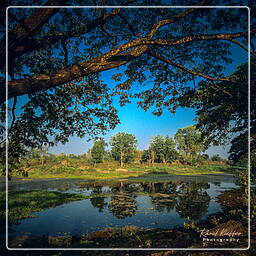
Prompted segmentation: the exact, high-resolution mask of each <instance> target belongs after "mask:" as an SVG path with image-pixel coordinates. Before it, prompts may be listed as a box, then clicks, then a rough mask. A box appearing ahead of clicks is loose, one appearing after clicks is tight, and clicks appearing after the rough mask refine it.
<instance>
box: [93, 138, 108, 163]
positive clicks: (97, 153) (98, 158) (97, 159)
mask: <svg viewBox="0 0 256 256" xmlns="http://www.w3.org/2000/svg"><path fill="white" fill-rule="evenodd" d="M106 146H107V143H106V142H105V141H104V139H103V138H100V139H98V140H96V141H94V144H93V147H92V149H91V155H92V159H93V162H94V163H102V161H103V158H104V155H105V153H106V149H105V148H106Z"/></svg>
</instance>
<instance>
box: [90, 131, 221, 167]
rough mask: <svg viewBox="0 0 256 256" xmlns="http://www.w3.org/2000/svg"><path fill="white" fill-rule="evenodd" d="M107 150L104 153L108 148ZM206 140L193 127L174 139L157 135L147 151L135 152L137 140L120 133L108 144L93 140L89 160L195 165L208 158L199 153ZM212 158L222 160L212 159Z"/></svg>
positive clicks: (205, 147) (179, 132)
mask: <svg viewBox="0 0 256 256" xmlns="http://www.w3.org/2000/svg"><path fill="white" fill-rule="evenodd" d="M108 145H109V146H110V150H107V146H108ZM207 147H208V146H207V144H206V140H205V139H203V138H202V136H201V132H200V131H199V130H198V129H197V128H196V127H195V126H189V127H186V128H181V129H178V131H177V132H176V134H175V135H174V138H171V137H170V136H168V135H167V136H162V135H156V136H154V137H153V138H152V140H151V141H150V144H149V147H148V149H145V150H142V151H138V150H137V139H136V137H135V136H134V135H133V134H129V133H126V132H119V133H117V134H115V135H114V136H112V137H111V139H110V141H109V143H107V142H106V141H105V140H104V139H103V138H99V139H97V140H95V141H94V144H93V146H92V148H91V149H90V150H89V157H90V158H91V160H92V162H93V163H94V164H97V163H102V162H103V161H104V160H109V159H114V160H116V161H119V163H120V166H121V167H123V166H124V164H125V163H130V162H133V161H134V160H135V158H136V159H137V161H139V162H140V163H148V164H153V163H164V164H165V163H172V162H173V161H174V160H179V161H180V162H181V163H184V164H197V163H199V162H200V161H201V160H203V159H209V156H208V155H206V154H202V152H203V151H205V150H206V149H207ZM215 159H217V160H222V159H221V158H220V157H219V158H218V156H215Z"/></svg>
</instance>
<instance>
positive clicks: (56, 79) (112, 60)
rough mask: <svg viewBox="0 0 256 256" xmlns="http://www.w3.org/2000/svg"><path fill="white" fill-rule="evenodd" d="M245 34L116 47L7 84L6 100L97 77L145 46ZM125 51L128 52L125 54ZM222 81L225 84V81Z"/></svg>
mask: <svg viewBox="0 0 256 256" xmlns="http://www.w3.org/2000/svg"><path fill="white" fill-rule="evenodd" d="M245 34H246V32H239V33H233V34H213V35H195V36H188V37H183V38H176V39H172V40H164V39H148V38H138V39H135V40H133V41H131V42H128V43H125V44H123V45H120V46H117V47H115V48H113V49H112V50H110V51H109V52H107V53H105V54H103V55H101V56H99V57H96V58H93V59H91V60H88V61H85V62H82V63H77V64H75V65H73V66H71V67H69V68H65V69H61V70H59V71H57V72H54V73H52V74H50V75H45V74H41V75H36V76H34V77H31V78H25V79H18V80H13V81H10V82H9V83H8V88H9V98H12V97H15V96H19V95H24V94H27V93H32V92H38V91H40V90H45V89H49V88H51V87H55V86H58V85H61V84H64V83H67V82H70V81H72V80H74V79H77V78H79V77H83V76H85V75H89V74H93V73H98V72H101V71H104V70H109V69H112V68H116V67H119V66H121V65H124V64H126V63H127V62H129V61H131V60H133V59H134V58H137V57H139V56H141V55H142V54H143V53H145V52H146V50H147V49H148V47H147V45H161V46H175V45H179V44H185V43H189V42H193V41H200V40H230V39H233V38H236V37H241V36H244V35H245ZM132 48H133V49H132ZM130 49H132V50H130ZM127 50H129V51H128V52H125V51H127ZM122 52H125V53H122ZM121 53H122V54H121ZM176 65H179V64H176ZM183 68H184V67H183ZM199 74H200V73H198V74H197V75H199ZM200 75H201V76H204V77H205V78H207V79H211V80H216V79H214V78H211V77H209V76H205V75H203V74H200ZM217 80H220V79H217ZM225 81H227V79H226V80H225ZM0 92H1V96H0V103H3V102H4V101H5V98H4V96H3V95H4V85H3V84H2V86H1V89H0Z"/></svg>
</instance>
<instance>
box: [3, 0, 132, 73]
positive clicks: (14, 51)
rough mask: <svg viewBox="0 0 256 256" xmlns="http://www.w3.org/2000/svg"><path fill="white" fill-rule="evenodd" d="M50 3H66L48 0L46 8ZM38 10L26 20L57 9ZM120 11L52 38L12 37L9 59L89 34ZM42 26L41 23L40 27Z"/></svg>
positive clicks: (127, 2)
mask: <svg viewBox="0 0 256 256" xmlns="http://www.w3.org/2000/svg"><path fill="white" fill-rule="evenodd" d="M51 1H53V2H54V5H63V4H61V3H62V2H63V3H64V2H66V0H58V1H54V0H49V1H48V2H47V4H46V5H48V6H51V5H53V4H51ZM135 1H136V0H127V1H126V2H125V3H124V4H123V6H126V5H128V4H129V3H133V2H135ZM39 10H40V11H41V13H39V14H37V13H35V14H34V15H32V16H33V17H32V16H30V17H29V18H28V19H29V21H31V19H32V18H34V19H35V17H36V16H37V15H38V16H39V17H36V20H39V18H40V16H42V14H43V13H44V12H46V14H48V16H49V12H50V13H51V14H52V16H53V15H54V14H55V13H56V12H57V11H58V10H59V9H57V8H42V9H39ZM121 10H122V8H117V9H114V10H112V11H110V12H109V13H103V14H101V15H100V16H99V17H98V18H96V19H94V20H92V21H90V22H88V23H87V24H86V25H82V26H80V27H79V28H76V29H75V30H72V31H68V32H60V33H56V34H55V35H53V36H44V37H43V38H37V39H33V38H29V39H28V37H27V34H26V33H24V35H23V37H24V40H22V41H19V40H16V38H15V37H14V38H13V40H9V53H10V54H9V58H13V59H15V58H17V57H20V56H22V55H23V54H25V53H28V52H32V51H35V50H39V49H42V48H47V47H50V46H51V45H53V44H55V43H58V42H60V41H61V40H66V39H68V38H72V37H77V36H81V35H83V34H85V33H89V32H90V31H92V30H94V29H95V28H96V27H98V26H100V25H103V24H104V23H105V22H106V21H107V20H108V19H110V18H112V17H114V16H116V15H117V14H119V13H120V12H121ZM46 14H45V16H47V15H46ZM48 19H49V18H48ZM46 21H47V20H46ZM46 21H45V22H46ZM45 22H44V23H45ZM23 23H24V24H26V23H28V22H23ZM44 23H43V24H44ZM43 24H42V22H41V26H42V25H43ZM19 27H21V25H19ZM38 28H39V26H37V29H38ZM15 30H16V29H15ZM19 30H21V29H19ZM23 30H24V29H23ZM32 32H33V31H31V32H30V33H29V35H30V34H32ZM12 33H13V32H10V34H12ZM20 36H22V34H21V33H20ZM4 44H5V40H3V41H2V42H1V43H0V45H4ZM4 62H5V51H4V47H2V50H0V68H1V67H3V66H4Z"/></svg>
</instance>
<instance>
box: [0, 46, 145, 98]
mask: <svg viewBox="0 0 256 256" xmlns="http://www.w3.org/2000/svg"><path fill="white" fill-rule="evenodd" d="M146 50H147V46H142V47H141V46H140V47H136V48H134V49H132V50H130V51H128V52H126V53H123V54H118V55H114V56H113V55H109V53H106V54H103V55H102V56H99V57H96V58H93V59H91V60H89V61H85V62H82V63H77V64H75V65H73V66H71V67H69V68H64V69H61V70H59V71H57V72H54V73H51V74H49V75H45V74H42V75H37V76H34V77H31V78H25V79H17V80H13V81H10V82H9V83H8V96H9V99H10V98H13V97H15V96H20V95H24V94H28V93H34V92H38V91H41V90H46V89H49V88H52V87H56V86H58V85H62V84H65V83H67V82H70V81H72V80H75V79H77V78H81V77H83V76H86V75H89V74H94V73H98V72H101V71H105V70H109V69H113V68H117V67H119V66H121V65H124V64H126V63H127V62H129V61H131V60H132V59H134V58H137V57H139V56H140V55H141V54H143V53H144V52H146ZM3 89H4V86H3V85H2V86H1V91H2V90H3ZM4 101H5V97H4V94H1V96H0V103H3V102H4Z"/></svg>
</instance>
